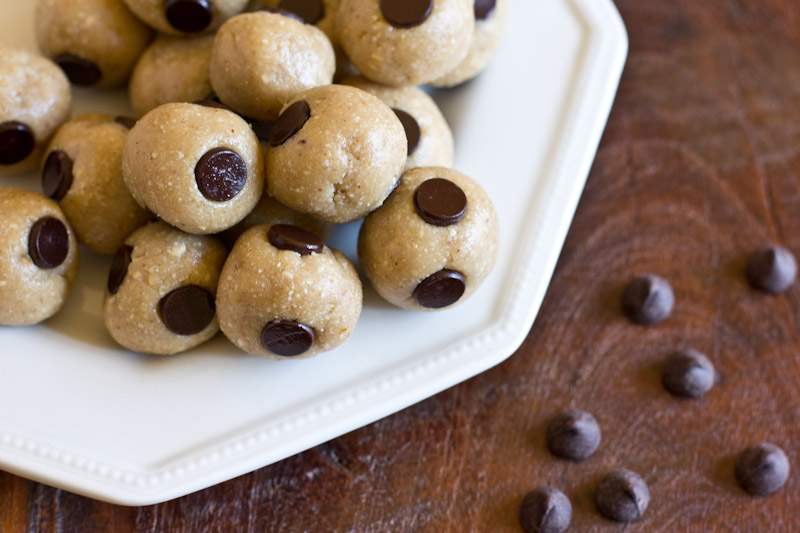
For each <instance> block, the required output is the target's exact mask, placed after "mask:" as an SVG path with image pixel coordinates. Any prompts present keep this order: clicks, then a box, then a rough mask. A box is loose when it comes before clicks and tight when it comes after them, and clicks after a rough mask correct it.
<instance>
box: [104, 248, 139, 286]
mask: <svg viewBox="0 0 800 533" xmlns="http://www.w3.org/2000/svg"><path fill="white" fill-rule="evenodd" d="M132 255H133V248H131V247H130V246H126V245H122V246H120V247H119V249H118V250H117V253H115V254H114V259H112V260H111V269H110V270H109V271H108V284H107V287H108V293H109V294H117V291H118V290H119V288H120V286H121V285H122V282H123V281H125V276H126V275H127V274H128V266H129V265H130V264H131V256H132Z"/></svg>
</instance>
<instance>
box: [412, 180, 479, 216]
mask: <svg viewBox="0 0 800 533" xmlns="http://www.w3.org/2000/svg"><path fill="white" fill-rule="evenodd" d="M414 207H416V209H417V214H418V215H419V216H421V217H422V219H423V220H424V221H425V222H427V223H428V224H433V225H434V226H450V225H452V224H456V223H458V222H459V221H460V220H461V219H462V218H464V215H465V214H466V213H467V195H465V194H464V191H462V190H461V187H459V186H458V185H456V184H455V183H453V182H452V181H450V180H446V179H442V178H432V179H429V180H426V181H423V182H422V183H421V184H420V185H419V187H417V190H416V192H414Z"/></svg>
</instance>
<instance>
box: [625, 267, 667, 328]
mask: <svg viewBox="0 0 800 533" xmlns="http://www.w3.org/2000/svg"><path fill="white" fill-rule="evenodd" d="M674 305H675V294H674V293H673V292H672V287H671V286H670V284H669V282H668V281H667V280H665V279H664V278H662V277H660V276H656V275H654V274H647V275H644V276H639V277H638V278H636V279H634V280H632V281H631V282H630V283H628V286H627V287H625V292H624V293H623V294H622V311H623V312H624V313H625V315H626V316H627V317H628V318H629V319H630V320H631V321H633V322H636V323H637V324H642V325H644V326H652V325H655V324H658V323H659V322H661V321H663V320H665V319H667V318H668V317H669V316H670V315H671V314H672V307H673V306H674Z"/></svg>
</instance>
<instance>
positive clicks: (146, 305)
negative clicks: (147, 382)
mask: <svg viewBox="0 0 800 533" xmlns="http://www.w3.org/2000/svg"><path fill="white" fill-rule="evenodd" d="M225 255H226V250H225V246H224V245H223V244H222V243H221V242H220V241H219V240H218V239H217V238H216V237H211V236H204V235H189V234H188V233H184V232H182V231H180V230H177V229H175V228H172V227H170V226H168V225H167V224H165V223H163V222H154V223H152V224H148V225H147V226H144V227H142V228H139V229H138V230H136V231H135V232H134V233H133V234H131V235H130V236H129V237H128V238H127V239H126V241H125V244H124V245H123V246H122V247H121V248H120V249H119V250H118V251H117V253H116V254H115V255H114V259H113V261H112V264H111V269H110V271H109V274H108V284H107V292H106V298H105V304H104V320H105V325H106V329H108V332H109V333H110V334H111V336H112V337H113V338H114V340H115V341H117V342H118V343H119V344H120V345H122V346H124V347H125V348H128V349H129V350H133V351H135V352H143V353H151V354H158V355H170V354H174V353H178V352H182V351H184V350H188V349H190V348H194V347H195V346H198V345H200V344H202V343H204V342H205V341H207V340H208V339H210V338H211V337H213V336H214V335H215V334H216V333H217V332H218V331H219V323H218V322H217V318H216V306H215V304H214V298H215V296H216V293H217V283H218V282H219V274H220V271H221V270H222V265H223V263H224V262H225Z"/></svg>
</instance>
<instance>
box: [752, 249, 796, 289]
mask: <svg viewBox="0 0 800 533" xmlns="http://www.w3.org/2000/svg"><path fill="white" fill-rule="evenodd" d="M795 277H797V261H795V259H794V255H792V252H790V251H789V250H788V249H786V248H784V247H783V246H777V245H770V246H763V247H761V248H759V249H758V250H756V251H755V252H753V254H752V255H751V256H750V259H748V261H747V280H748V281H749V282H750V285H752V286H753V287H754V288H756V289H758V290H760V291H763V292H766V293H769V294H778V293H781V292H785V291H786V290H787V289H788V288H789V287H791V285H792V283H794V280H795Z"/></svg>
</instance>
